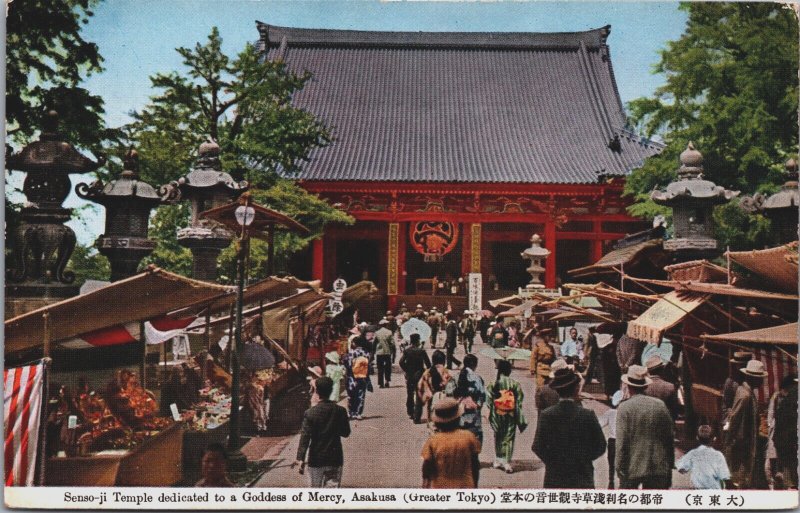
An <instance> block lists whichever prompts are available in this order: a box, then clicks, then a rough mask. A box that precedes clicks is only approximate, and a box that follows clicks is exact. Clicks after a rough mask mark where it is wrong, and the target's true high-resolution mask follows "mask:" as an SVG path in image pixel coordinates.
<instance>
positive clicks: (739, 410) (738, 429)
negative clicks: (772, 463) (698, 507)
mask: <svg viewBox="0 0 800 513" xmlns="http://www.w3.org/2000/svg"><path fill="white" fill-rule="evenodd" d="M739 372H740V373H741V374H743V375H744V381H743V382H742V384H741V385H739V387H737V388H736V396H735V397H734V398H733V406H732V407H731V410H730V412H729V414H728V420H727V422H725V424H724V425H723V426H722V432H723V442H724V443H723V448H724V453H725V457H726V459H727V460H728V467H729V468H730V470H731V481H732V482H733V486H734V487H736V488H738V489H748V488H752V485H753V481H754V478H755V473H756V470H760V469H756V450H757V444H758V429H759V424H760V417H759V412H758V400H757V399H756V393H755V391H756V389H757V388H758V387H760V386H761V384H762V383H763V382H764V378H765V377H767V371H766V370H765V369H764V362H762V361H761V360H750V361H749V362H747V365H746V366H745V368H744V369H740V371H739Z"/></svg>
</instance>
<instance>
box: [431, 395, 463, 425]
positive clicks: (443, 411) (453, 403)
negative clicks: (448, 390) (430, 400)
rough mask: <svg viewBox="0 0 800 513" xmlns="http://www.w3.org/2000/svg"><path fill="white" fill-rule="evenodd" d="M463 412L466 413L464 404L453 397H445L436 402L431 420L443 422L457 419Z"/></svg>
mask: <svg viewBox="0 0 800 513" xmlns="http://www.w3.org/2000/svg"><path fill="white" fill-rule="evenodd" d="M462 413H464V406H463V405H462V404H461V403H460V402H459V401H457V400H455V399H453V398H451V397H445V398H444V399H442V400H440V401H439V402H437V403H436V406H435V407H434V408H433V416H432V417H431V420H433V421H434V422H437V423H440V424H443V423H445V422H451V421H454V420H456V419H457V418H459V417H461V414H462Z"/></svg>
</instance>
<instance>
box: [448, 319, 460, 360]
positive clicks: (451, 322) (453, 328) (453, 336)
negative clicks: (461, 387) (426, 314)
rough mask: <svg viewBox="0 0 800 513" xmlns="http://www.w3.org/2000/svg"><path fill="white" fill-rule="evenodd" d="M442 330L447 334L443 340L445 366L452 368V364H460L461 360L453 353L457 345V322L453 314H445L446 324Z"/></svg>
mask: <svg viewBox="0 0 800 513" xmlns="http://www.w3.org/2000/svg"><path fill="white" fill-rule="evenodd" d="M444 331H445V334H446V335H447V338H445V342H444V347H445V350H446V351H447V368H448V369H451V370H452V368H453V364H456V367H460V366H461V361H460V360H458V359H457V358H456V357H455V356H454V354H453V353H455V352H456V346H457V345H458V324H457V323H456V319H455V316H454V315H453V314H447V325H446V326H445V330H444Z"/></svg>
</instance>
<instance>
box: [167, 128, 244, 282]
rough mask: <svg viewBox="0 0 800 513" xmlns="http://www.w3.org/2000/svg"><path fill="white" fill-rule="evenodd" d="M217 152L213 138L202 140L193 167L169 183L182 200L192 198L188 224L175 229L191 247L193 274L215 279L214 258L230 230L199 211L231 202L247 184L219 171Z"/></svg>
mask: <svg viewBox="0 0 800 513" xmlns="http://www.w3.org/2000/svg"><path fill="white" fill-rule="evenodd" d="M219 153H220V149H219V145H218V144H217V143H216V142H215V141H214V140H211V139H209V140H208V141H206V142H204V143H202V144H201V145H200V150H199V156H198V158H197V162H196V163H195V165H194V168H192V170H191V171H189V173H188V174H187V175H185V176H182V177H181V178H179V179H178V180H177V181H175V182H172V183H171V184H170V185H169V187H170V188H174V189H177V190H179V191H180V197H181V200H183V199H188V200H189V201H190V202H191V209H192V212H191V219H190V221H189V226H188V227H186V228H182V229H180V230H178V243H179V244H180V245H181V246H184V247H187V248H189V249H190V250H191V251H192V259H193V262H192V263H193V266H192V276H193V277H194V278H196V279H198V280H204V281H216V279H217V258H218V257H219V254H220V252H221V251H222V250H223V249H225V248H226V247H228V245H230V243H231V240H232V239H233V234H232V233H231V232H230V231H228V229H226V228H225V227H224V226H222V225H221V224H219V223H217V222H215V221H211V220H209V219H201V218H200V214H201V213H202V212H204V211H206V210H210V209H212V208H215V207H219V206H222V205H225V204H227V203H230V202H231V201H232V200H233V199H235V198H237V197H238V196H239V195H240V194H241V193H242V192H244V191H245V190H247V187H248V184H247V182H246V181H241V182H237V181H235V180H234V179H233V178H232V177H231V175H229V174H228V173H225V172H224V171H222V163H221V162H220V160H219Z"/></svg>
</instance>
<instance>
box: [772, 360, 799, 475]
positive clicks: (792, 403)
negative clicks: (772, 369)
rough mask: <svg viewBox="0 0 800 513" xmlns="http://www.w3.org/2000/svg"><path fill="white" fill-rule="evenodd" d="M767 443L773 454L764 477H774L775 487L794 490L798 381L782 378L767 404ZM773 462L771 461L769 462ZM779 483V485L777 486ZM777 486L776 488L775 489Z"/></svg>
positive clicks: (789, 376)
mask: <svg viewBox="0 0 800 513" xmlns="http://www.w3.org/2000/svg"><path fill="white" fill-rule="evenodd" d="M767 418H768V423H769V428H770V429H769V432H770V437H769V442H770V445H769V446H770V448H771V449H772V453H771V454H769V455H768V458H767V463H768V464H769V466H770V471H769V472H768V473H767V477H768V478H769V477H771V475H772V474H773V472H774V474H775V476H776V477H779V478H781V479H776V480H775V481H776V483H777V484H778V486H780V485H781V484H782V485H783V487H784V488H797V378H796V377H795V376H792V375H788V376H784V378H783V379H782V380H781V384H780V390H778V391H777V392H775V394H774V397H773V401H771V402H770V415H768V416H767ZM770 460H772V461H770ZM778 481H782V483H779V482H778ZM778 486H776V487H775V488H778Z"/></svg>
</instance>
